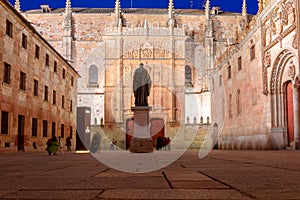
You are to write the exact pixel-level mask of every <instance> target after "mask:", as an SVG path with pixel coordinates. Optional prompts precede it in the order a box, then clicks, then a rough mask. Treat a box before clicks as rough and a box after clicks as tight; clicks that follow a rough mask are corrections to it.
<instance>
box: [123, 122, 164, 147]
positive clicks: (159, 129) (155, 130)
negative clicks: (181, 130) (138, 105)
mask: <svg viewBox="0 0 300 200" xmlns="http://www.w3.org/2000/svg"><path fill="white" fill-rule="evenodd" d="M150 123H151V129H150V134H151V137H152V140H153V147H155V146H156V140H157V138H158V137H159V136H161V137H164V136H165V125H164V120H163V119H161V118H153V119H151V120H150ZM133 131H134V122H133V120H132V119H127V120H126V149H129V148H130V142H131V138H132V136H133Z"/></svg>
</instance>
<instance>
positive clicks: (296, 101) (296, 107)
mask: <svg viewBox="0 0 300 200" xmlns="http://www.w3.org/2000/svg"><path fill="white" fill-rule="evenodd" d="M298 88H299V85H298V84H294V87H293V107H294V144H295V145H293V149H296V148H297V147H299V145H300V141H299V90H298Z"/></svg>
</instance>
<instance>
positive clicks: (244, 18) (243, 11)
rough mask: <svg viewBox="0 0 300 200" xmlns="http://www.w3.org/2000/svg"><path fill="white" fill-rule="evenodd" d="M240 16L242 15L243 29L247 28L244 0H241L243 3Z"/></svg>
mask: <svg viewBox="0 0 300 200" xmlns="http://www.w3.org/2000/svg"><path fill="white" fill-rule="evenodd" d="M242 16H243V24H242V28H243V29H244V30H245V29H246V28H248V25H249V24H248V13H247V3H246V0H243V5H242Z"/></svg>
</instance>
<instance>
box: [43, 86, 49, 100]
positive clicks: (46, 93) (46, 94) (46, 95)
mask: <svg viewBox="0 0 300 200" xmlns="http://www.w3.org/2000/svg"><path fill="white" fill-rule="evenodd" d="M44 100H45V101H48V86H47V85H45V91H44Z"/></svg>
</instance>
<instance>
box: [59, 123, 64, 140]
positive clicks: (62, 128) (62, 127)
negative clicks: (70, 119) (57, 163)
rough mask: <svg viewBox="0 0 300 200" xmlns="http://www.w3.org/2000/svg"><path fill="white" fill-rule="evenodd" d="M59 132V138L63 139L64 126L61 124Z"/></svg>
mask: <svg viewBox="0 0 300 200" xmlns="http://www.w3.org/2000/svg"><path fill="white" fill-rule="evenodd" d="M60 131H61V135H60V136H61V138H64V137H65V125H64V124H61V127H60Z"/></svg>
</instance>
